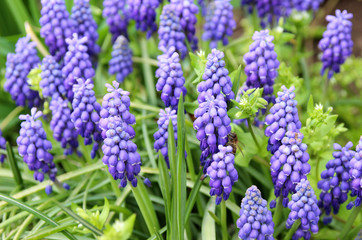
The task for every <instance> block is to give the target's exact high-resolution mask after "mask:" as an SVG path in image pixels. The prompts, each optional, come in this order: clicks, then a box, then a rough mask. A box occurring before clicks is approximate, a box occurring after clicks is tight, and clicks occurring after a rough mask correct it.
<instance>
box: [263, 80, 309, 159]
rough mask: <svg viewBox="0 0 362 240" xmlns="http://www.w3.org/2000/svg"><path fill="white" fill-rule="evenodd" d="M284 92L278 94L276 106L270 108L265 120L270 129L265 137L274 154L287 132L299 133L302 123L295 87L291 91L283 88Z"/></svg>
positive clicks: (269, 149)
mask: <svg viewBox="0 0 362 240" xmlns="http://www.w3.org/2000/svg"><path fill="white" fill-rule="evenodd" d="M282 90H283V91H282V92H278V97H277V98H276V100H275V104H274V105H273V106H272V107H271V108H270V110H269V112H270V113H269V115H267V116H266V118H265V123H266V124H267V125H268V127H267V128H266V129H265V136H267V137H269V140H268V147H267V149H268V151H270V152H271V153H272V154H274V153H275V152H276V151H277V150H278V148H279V147H280V145H282V143H281V140H282V139H283V137H284V136H285V133H286V132H287V131H299V130H300V128H301V127H302V123H301V122H300V121H299V116H298V108H297V100H295V99H294V98H295V93H294V90H295V87H294V86H292V87H290V88H289V89H288V88H286V87H285V86H282Z"/></svg>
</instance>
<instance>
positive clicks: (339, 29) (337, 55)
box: [318, 9, 353, 79]
mask: <svg viewBox="0 0 362 240" xmlns="http://www.w3.org/2000/svg"><path fill="white" fill-rule="evenodd" d="M352 17H353V14H352V13H348V12H347V10H343V11H341V10H339V9H337V10H336V16H333V15H328V16H327V17H326V20H327V21H328V22H329V23H328V25H327V30H326V31H325V32H324V33H323V38H322V39H321V40H320V42H319V44H318V47H319V49H320V50H322V51H323V56H322V59H321V60H322V63H323V67H322V70H321V75H322V76H323V75H324V72H325V71H328V79H330V78H332V76H333V74H334V73H339V71H340V66H341V65H342V64H343V63H344V62H345V61H346V59H347V58H348V57H349V56H351V54H352V48H353V41H352V36H351V32H352V22H351V21H350V19H351V18H352Z"/></svg>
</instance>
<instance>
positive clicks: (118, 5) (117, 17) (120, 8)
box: [102, 0, 129, 42]
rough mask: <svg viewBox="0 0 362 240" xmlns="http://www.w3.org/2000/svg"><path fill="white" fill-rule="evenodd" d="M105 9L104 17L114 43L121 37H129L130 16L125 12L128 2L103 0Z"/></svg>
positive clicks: (124, 0) (123, 0)
mask: <svg viewBox="0 0 362 240" xmlns="http://www.w3.org/2000/svg"><path fill="white" fill-rule="evenodd" d="M103 7H104V8H103V12H102V15H103V17H104V18H106V22H107V24H108V26H109V31H110V32H111V33H112V41H113V42H114V41H115V40H116V39H117V38H118V36H119V35H123V36H125V37H127V36H128V34H127V26H128V22H129V16H128V12H127V11H126V10H125V9H126V0H103Z"/></svg>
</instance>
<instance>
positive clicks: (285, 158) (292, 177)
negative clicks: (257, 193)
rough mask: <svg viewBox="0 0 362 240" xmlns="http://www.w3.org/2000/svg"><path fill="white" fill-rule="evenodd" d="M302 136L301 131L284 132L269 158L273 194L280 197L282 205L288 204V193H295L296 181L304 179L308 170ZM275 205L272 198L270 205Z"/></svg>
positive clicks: (305, 146)
mask: <svg viewBox="0 0 362 240" xmlns="http://www.w3.org/2000/svg"><path fill="white" fill-rule="evenodd" d="M303 137H304V136H303V134H302V133H301V132H294V131H288V132H286V134H285V136H284V137H283V139H282V141H281V143H282V145H281V146H280V147H279V148H278V150H277V151H276V152H275V153H274V155H273V156H272V157H271V159H270V165H271V166H270V170H271V176H272V181H273V184H274V194H275V196H276V197H281V198H282V200H283V202H282V203H283V206H284V207H287V205H288V201H289V199H288V195H289V193H295V186H296V185H297V183H299V182H300V181H301V180H302V179H306V178H307V177H306V176H307V174H308V173H309V172H310V168H311V167H310V165H309V163H308V160H309V154H308V153H307V145H306V144H305V143H302V139H303ZM275 205H276V202H275V200H273V201H272V202H271V203H270V207H271V208H274V207H275Z"/></svg>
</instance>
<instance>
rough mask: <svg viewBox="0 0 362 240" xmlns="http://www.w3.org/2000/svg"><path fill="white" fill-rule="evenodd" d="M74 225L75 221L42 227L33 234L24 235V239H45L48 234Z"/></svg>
mask: <svg viewBox="0 0 362 240" xmlns="http://www.w3.org/2000/svg"><path fill="white" fill-rule="evenodd" d="M75 225H76V223H75V222H73V221H71V222H67V223H63V224H61V225H59V226H57V227H50V228H44V229H42V230H41V231H36V232H35V234H33V235H29V236H26V237H25V238H24V240H38V239H47V237H48V236H50V235H53V234H55V233H58V232H61V231H63V230H66V229H67V228H69V227H74V226H75Z"/></svg>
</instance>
